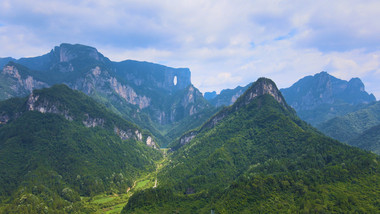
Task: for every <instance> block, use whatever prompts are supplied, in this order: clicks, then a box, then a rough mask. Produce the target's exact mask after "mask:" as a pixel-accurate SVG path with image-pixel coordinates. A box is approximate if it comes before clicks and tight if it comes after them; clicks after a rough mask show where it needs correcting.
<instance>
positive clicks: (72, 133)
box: [0, 85, 162, 213]
mask: <svg viewBox="0 0 380 214" xmlns="http://www.w3.org/2000/svg"><path fill="white" fill-rule="evenodd" d="M33 95H34V97H38V99H37V100H36V101H35V102H34V104H33V106H34V107H36V108H40V107H41V106H42V107H45V109H50V111H51V113H48V112H46V113H41V112H39V111H37V110H36V109H35V110H34V111H29V110H31V109H30V105H31V102H30V99H28V98H14V99H10V100H6V101H3V102H0V113H1V117H2V118H8V119H7V120H8V121H6V120H3V121H2V124H1V125H0V201H1V206H0V211H1V213H70V212H85V213H88V212H94V210H91V209H87V208H86V206H85V204H83V202H82V201H81V197H82V196H89V197H90V196H94V195H96V194H99V193H105V192H107V193H125V192H126V191H127V189H128V188H129V187H131V186H132V185H133V182H134V181H135V179H136V178H137V177H138V176H139V175H140V174H141V173H145V172H149V171H154V170H155V163H154V161H156V160H159V159H160V158H162V155H161V153H160V152H158V151H157V150H154V149H152V148H150V147H148V146H146V145H145V143H144V142H145V141H144V142H142V141H143V140H145V139H146V137H147V136H148V135H149V133H148V132H147V131H141V130H140V129H139V128H138V127H137V126H135V125H133V124H131V123H129V122H127V121H125V120H124V119H121V118H120V117H118V116H117V115H115V114H113V113H111V112H109V111H107V110H106V108H105V107H104V106H101V105H99V104H97V103H96V102H95V101H93V100H92V99H91V98H89V97H87V96H86V95H84V94H83V93H81V92H77V91H73V90H71V89H69V88H68V87H67V86H64V85H59V86H54V87H52V88H49V89H42V90H36V91H34V93H33ZM28 109H29V110H28ZM40 111H41V109H40ZM88 118H98V120H95V121H102V122H101V123H100V124H99V125H97V126H90V127H86V126H85V124H84V123H85V122H84V121H86V120H88ZM116 126H117V127H118V128H119V129H120V130H131V131H133V132H135V131H140V132H142V133H143V135H142V136H143V137H142V139H138V136H133V137H132V136H131V137H130V138H129V139H126V140H122V139H121V137H119V136H118V135H117V134H116V133H115V130H114V127H116Z"/></svg>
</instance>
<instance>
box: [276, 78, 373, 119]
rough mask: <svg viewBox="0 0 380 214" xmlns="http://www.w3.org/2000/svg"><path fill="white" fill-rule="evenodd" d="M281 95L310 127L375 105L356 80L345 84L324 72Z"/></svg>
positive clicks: (282, 90)
mask: <svg viewBox="0 0 380 214" xmlns="http://www.w3.org/2000/svg"><path fill="white" fill-rule="evenodd" d="M281 92H282V94H283V95H284V97H285V99H286V101H287V102H288V104H289V105H290V106H292V107H293V108H294V109H295V110H296V111H297V113H298V115H299V116H300V117H301V118H302V119H304V120H305V121H307V122H309V123H311V124H313V125H317V124H318V123H321V122H323V121H326V120H328V119H331V118H333V117H335V116H340V115H344V114H346V113H349V112H352V111H355V110H357V109H359V108H361V107H363V106H364V105H365V104H368V103H371V102H374V101H376V98H375V96H374V95H373V94H368V93H367V92H366V91H365V88H364V84H363V83H362V81H361V80H360V79H359V78H352V79H351V80H350V81H345V80H340V79H338V78H335V77H334V76H331V75H330V74H328V73H327V72H320V73H318V74H315V75H314V76H306V77H304V78H302V79H300V80H299V81H297V82H296V83H294V84H293V85H292V86H291V87H289V88H285V89H281Z"/></svg>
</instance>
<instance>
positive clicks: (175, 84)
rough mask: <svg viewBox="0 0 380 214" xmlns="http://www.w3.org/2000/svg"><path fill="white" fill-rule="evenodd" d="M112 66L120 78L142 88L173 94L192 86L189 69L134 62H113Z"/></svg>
mask: <svg viewBox="0 0 380 214" xmlns="http://www.w3.org/2000/svg"><path fill="white" fill-rule="evenodd" d="M112 65H113V67H114V69H115V71H116V73H117V74H118V75H119V76H121V77H123V78H124V79H125V80H127V81H128V82H131V83H133V84H134V85H136V86H140V87H147V88H152V89H153V88H157V89H160V90H164V91H167V92H169V93H173V92H176V91H178V90H182V89H185V88H186V87H188V86H189V85H190V84H191V73H190V70H189V69H188V68H170V67H166V66H163V65H158V64H154V63H149V62H139V61H133V60H126V61H123V62H113V63H112Z"/></svg>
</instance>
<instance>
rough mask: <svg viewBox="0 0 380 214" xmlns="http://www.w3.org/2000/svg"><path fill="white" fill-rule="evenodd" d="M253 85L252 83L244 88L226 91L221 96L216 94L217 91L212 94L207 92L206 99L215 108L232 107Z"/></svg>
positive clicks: (239, 87)
mask: <svg viewBox="0 0 380 214" xmlns="http://www.w3.org/2000/svg"><path fill="white" fill-rule="evenodd" d="M251 84H252V83H250V84H248V85H246V86H244V87H241V86H238V87H236V88H234V89H224V90H222V91H221V92H220V94H216V92H215V91H214V92H211V93H210V92H206V93H205V95H204V97H205V99H207V100H208V101H209V102H210V103H211V104H212V105H213V106H215V107H220V106H230V105H232V104H233V103H234V102H235V101H236V100H237V98H239V97H240V96H241V95H242V94H243V93H244V92H245V91H246V90H247V89H248V88H249V86H251ZM213 93H214V94H213Z"/></svg>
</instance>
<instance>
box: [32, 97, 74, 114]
mask: <svg viewBox="0 0 380 214" xmlns="http://www.w3.org/2000/svg"><path fill="white" fill-rule="evenodd" d="M60 105H61V104H60V103H52V102H51V101H49V100H46V99H43V98H42V99H40V97H39V95H35V94H33V93H31V94H30V95H29V97H28V101H27V108H28V109H27V110H28V111H38V112H41V113H53V114H59V115H62V116H64V117H65V118H66V119H67V120H70V121H72V120H73V117H72V116H71V115H70V113H69V110H67V109H63V108H60V107H59V106H60Z"/></svg>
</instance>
